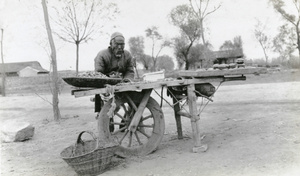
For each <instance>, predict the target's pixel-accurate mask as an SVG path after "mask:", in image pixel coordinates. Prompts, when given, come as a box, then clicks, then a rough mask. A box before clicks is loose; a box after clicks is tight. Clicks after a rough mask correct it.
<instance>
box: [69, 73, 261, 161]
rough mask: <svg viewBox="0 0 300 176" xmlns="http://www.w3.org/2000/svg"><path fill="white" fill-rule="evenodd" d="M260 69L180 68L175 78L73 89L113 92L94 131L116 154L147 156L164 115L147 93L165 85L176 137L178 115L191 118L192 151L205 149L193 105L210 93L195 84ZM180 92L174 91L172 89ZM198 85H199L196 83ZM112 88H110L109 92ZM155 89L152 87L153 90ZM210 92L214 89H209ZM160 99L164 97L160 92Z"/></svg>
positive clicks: (87, 93)
mask: <svg viewBox="0 0 300 176" xmlns="http://www.w3.org/2000/svg"><path fill="white" fill-rule="evenodd" d="M264 71H265V70H262V69H254V68H251V69H233V70H219V71H215V70H214V71H180V72H179V73H178V79H165V80H160V81H155V82H136V83H124V84H117V85H113V86H108V87H106V88H96V89H95V88H93V89H86V88H85V89H76V90H73V91H72V93H73V95H74V96H75V97H82V96H92V95H97V94H103V93H107V92H108V91H110V92H113V93H114V98H111V99H110V100H109V101H108V102H107V103H105V104H104V106H103V107H102V109H101V111H100V114H99V116H100V118H99V119H98V128H99V129H98V130H99V131H101V132H102V133H101V134H102V135H103V136H102V137H103V138H105V139H106V140H107V141H112V140H114V141H118V143H119V144H120V147H119V149H118V152H117V154H118V155H120V156H124V157H126V156H131V155H147V154H149V153H151V152H153V151H154V150H156V148H157V147H158V145H159V143H160V141H161V140H162V137H163V135H164V130H165V122H164V115H163V111H162V109H161V106H160V105H159V104H158V103H157V102H156V100H155V99H153V98H152V97H151V96H150V95H151V92H152V91H153V90H155V89H156V88H166V89H167V92H168V94H169V95H170V96H171V98H172V100H173V102H172V103H169V104H170V106H171V107H172V108H173V109H174V116H175V120H176V125H177V132H178V138H179V139H182V138H183V135H182V127H181V116H185V117H188V118H189V119H190V121H191V127H192V134H193V147H192V151H193V152H200V151H206V150H207V145H205V144H202V143H201V136H200V126H199V125H200V121H199V120H200V113H199V111H198V108H197V97H199V96H200V97H204V98H207V99H208V100H211V98H210V97H211V96H210V95H209V96H207V95H203V94H201V93H200V92H199V91H197V89H196V88H197V85H200V87H201V86H202V85H206V84H207V83H213V82H219V83H222V82H224V81H232V80H246V77H245V76H244V75H245V74H254V73H262V72H264ZM174 87H175V88H181V90H182V89H184V91H181V92H180V93H176V91H175V93H174V91H172V89H173V88H174ZM198 87H199V86H198ZM112 90H113V91H112ZM155 91H156V90H155ZM213 91H214V92H215V91H216V90H213ZM161 98H162V99H164V97H163V95H161ZM184 100H186V101H187V104H188V110H187V109H185V111H182V106H181V104H182V102H183V101H184Z"/></svg>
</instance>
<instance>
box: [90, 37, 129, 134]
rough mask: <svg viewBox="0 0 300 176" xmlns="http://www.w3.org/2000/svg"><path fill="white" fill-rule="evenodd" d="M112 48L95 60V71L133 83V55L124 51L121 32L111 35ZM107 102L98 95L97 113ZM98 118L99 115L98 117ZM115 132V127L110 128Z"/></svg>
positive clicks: (103, 51)
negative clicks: (104, 102)
mask: <svg viewBox="0 0 300 176" xmlns="http://www.w3.org/2000/svg"><path fill="white" fill-rule="evenodd" d="M109 44H110V46H109V47H108V48H107V49H104V50H102V51H100V52H99V53H98V54H97V56H96V58H95V71H96V72H101V73H103V74H105V75H106V76H108V77H112V78H116V77H118V78H122V79H123V81H124V82H128V81H132V80H133V78H134V70H133V59H132V56H131V54H130V53H129V52H128V51H127V50H124V47H125V38H124V36H123V35H122V34H121V33H120V32H115V33H113V34H112V35H111V38H110V42H109ZM101 100H104V101H107V100H108V99H107V97H105V96H104V95H101V96H100V95H96V97H95V112H100V110H101V107H102V106H103V101H101ZM96 118H98V115H97V117H96ZM110 130H111V131H113V126H112V127H110Z"/></svg>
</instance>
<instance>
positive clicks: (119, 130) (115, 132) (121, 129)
mask: <svg viewBox="0 0 300 176" xmlns="http://www.w3.org/2000/svg"><path fill="white" fill-rule="evenodd" d="M126 128H127V126H124V127H123V128H120V129H118V130H117V131H114V132H113V133H111V134H112V135H115V134H117V133H119V132H121V131H123V130H125V129H126Z"/></svg>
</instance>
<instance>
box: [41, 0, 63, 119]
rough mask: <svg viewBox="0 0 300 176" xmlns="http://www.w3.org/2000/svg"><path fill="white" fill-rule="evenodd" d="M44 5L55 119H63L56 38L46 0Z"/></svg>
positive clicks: (43, 2)
mask: <svg viewBox="0 0 300 176" xmlns="http://www.w3.org/2000/svg"><path fill="white" fill-rule="evenodd" d="M42 6H43V11H44V18H45V24H46V29H47V35H48V39H49V44H50V48H51V64H52V71H53V73H52V84H53V92H52V106H53V113H54V120H55V121H59V120H60V119H61V115H60V111H59V107H58V103H59V100H58V93H59V85H58V74H57V63H56V49H55V44H54V40H53V37H52V31H51V27H50V22H49V16H48V9H47V5H46V0H42Z"/></svg>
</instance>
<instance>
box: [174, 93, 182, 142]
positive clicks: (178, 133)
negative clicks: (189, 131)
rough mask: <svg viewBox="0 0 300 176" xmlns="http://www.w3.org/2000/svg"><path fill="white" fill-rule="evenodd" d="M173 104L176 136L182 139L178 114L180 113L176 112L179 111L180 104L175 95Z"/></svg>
mask: <svg viewBox="0 0 300 176" xmlns="http://www.w3.org/2000/svg"><path fill="white" fill-rule="evenodd" d="M173 104H175V105H174V115H175V121H176V126H177V136H178V139H183V135H182V124H181V116H180V114H178V112H179V111H180V106H179V103H178V102H177V100H176V98H175V97H173Z"/></svg>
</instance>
